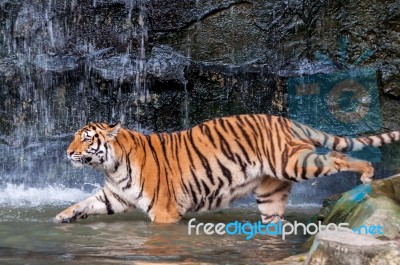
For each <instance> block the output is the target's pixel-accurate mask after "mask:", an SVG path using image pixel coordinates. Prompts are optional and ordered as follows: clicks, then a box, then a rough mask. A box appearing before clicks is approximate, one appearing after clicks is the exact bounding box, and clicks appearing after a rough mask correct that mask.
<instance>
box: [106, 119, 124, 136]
mask: <svg viewBox="0 0 400 265" xmlns="http://www.w3.org/2000/svg"><path fill="white" fill-rule="evenodd" d="M120 129H121V123H120V122H117V123H116V124H112V125H110V128H109V129H107V138H108V140H114V138H115V137H117V135H118V133H119V130H120Z"/></svg>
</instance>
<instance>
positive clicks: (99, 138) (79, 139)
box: [67, 123, 121, 168]
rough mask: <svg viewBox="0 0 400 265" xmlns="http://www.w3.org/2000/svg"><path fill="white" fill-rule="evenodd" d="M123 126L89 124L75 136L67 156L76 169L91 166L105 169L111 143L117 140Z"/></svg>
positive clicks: (117, 124) (118, 124)
mask: <svg viewBox="0 0 400 265" xmlns="http://www.w3.org/2000/svg"><path fill="white" fill-rule="evenodd" d="M120 129H121V124H120V123H116V124H113V125H109V124H106V123H89V124H88V125H86V126H84V127H83V128H81V129H80V130H79V131H77V132H76V133H75V135H74V139H73V140H72V142H71V144H70V145H69V147H68V149H67V156H68V158H69V159H70V160H71V162H72V164H73V165H74V166H76V167H81V166H83V165H86V164H87V165H90V166H92V167H94V168H104V166H105V165H104V164H105V163H106V162H107V160H108V157H107V156H108V153H109V151H110V150H108V149H110V146H111V142H113V141H114V140H115V137H116V136H117V135H118V132H119V130H120Z"/></svg>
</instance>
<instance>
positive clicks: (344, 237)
mask: <svg viewBox="0 0 400 265" xmlns="http://www.w3.org/2000/svg"><path fill="white" fill-rule="evenodd" d="M304 264H305V265H316V264H318V265H325V264H326V265H331V264H335V265H345V264H346V265H350V264H351V265H364V264H387V265H392V264H393V265H396V264H400V247H399V245H398V244H397V243H395V242H394V241H382V240H378V239H375V238H373V237H370V236H366V235H357V234H355V233H353V232H351V231H350V232H347V231H329V230H324V231H322V232H320V233H319V234H318V235H317V236H316V238H315V240H314V243H313V245H312V247H311V250H310V253H309V254H308V257H307V260H306V261H305V263H304Z"/></svg>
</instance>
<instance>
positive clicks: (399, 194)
mask: <svg viewBox="0 0 400 265" xmlns="http://www.w3.org/2000/svg"><path fill="white" fill-rule="evenodd" d="M324 205H325V207H323V208H322V209H321V210H320V212H319V213H318V214H317V215H316V216H314V217H313V218H312V220H311V221H312V222H315V223H316V222H318V221H321V222H322V224H323V225H327V224H329V223H336V224H339V223H348V224H349V228H352V229H357V231H358V233H364V234H365V233H367V234H370V235H371V236H374V237H381V238H382V237H383V238H388V239H395V238H400V175H396V176H393V177H390V178H386V179H380V180H375V181H372V182H371V183H370V184H364V185H360V186H357V187H355V188H354V189H352V190H350V191H348V192H345V193H343V194H341V195H337V196H334V197H333V198H328V199H327V200H326V201H325V203H324ZM378 225H381V226H382V227H383V229H382V233H376V234H372V233H369V232H368V231H367V230H366V229H364V227H363V226H365V227H370V226H378ZM360 228H362V229H360ZM310 242H311V240H309V242H308V244H310Z"/></svg>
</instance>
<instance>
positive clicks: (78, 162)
mask: <svg viewBox="0 0 400 265" xmlns="http://www.w3.org/2000/svg"><path fill="white" fill-rule="evenodd" d="M69 159H70V160H71V162H72V164H73V165H74V166H77V167H79V166H83V165H87V164H89V165H91V163H90V162H91V161H92V158H91V157H84V156H82V155H80V156H76V155H75V156H71V157H70V158H69Z"/></svg>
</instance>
